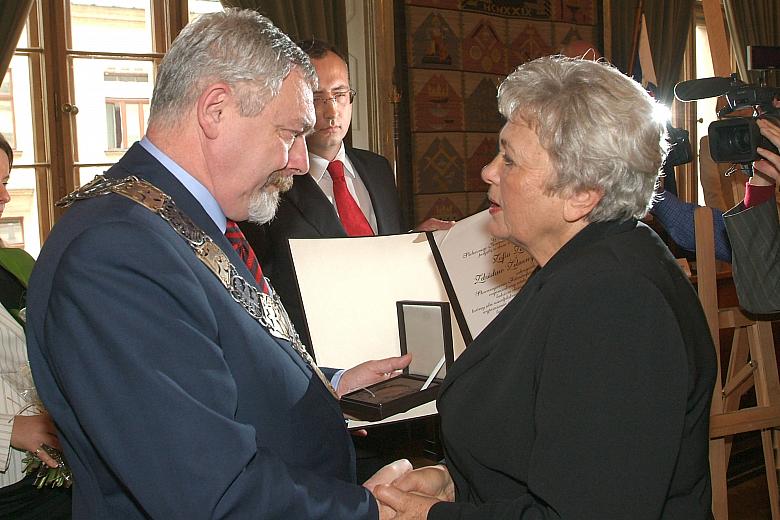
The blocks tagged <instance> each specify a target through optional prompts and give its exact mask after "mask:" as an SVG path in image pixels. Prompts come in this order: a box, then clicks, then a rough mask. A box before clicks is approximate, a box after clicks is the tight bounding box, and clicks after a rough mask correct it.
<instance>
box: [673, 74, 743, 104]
mask: <svg viewBox="0 0 780 520" xmlns="http://www.w3.org/2000/svg"><path fill="white" fill-rule="evenodd" d="M739 83H741V82H739ZM733 86H734V83H733V80H732V78H720V77H714V78H702V79H691V80H688V81H681V82H680V83H678V84H677V85H675V86H674V95H675V97H676V98H677V99H679V100H680V101H695V100H697V99H706V98H711V97H717V96H722V95H723V94H725V93H727V92H728V91H729V89H730V88H731V87H733Z"/></svg>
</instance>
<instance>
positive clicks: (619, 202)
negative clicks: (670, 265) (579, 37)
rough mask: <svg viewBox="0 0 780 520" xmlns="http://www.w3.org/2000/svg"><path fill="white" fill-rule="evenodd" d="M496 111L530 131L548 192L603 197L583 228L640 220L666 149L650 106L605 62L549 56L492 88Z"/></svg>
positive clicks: (632, 83) (639, 91)
mask: <svg viewBox="0 0 780 520" xmlns="http://www.w3.org/2000/svg"><path fill="white" fill-rule="evenodd" d="M498 109H499V111H500V112H501V114H502V115H503V116H504V117H505V118H507V120H510V121H517V120H519V121H522V122H523V123H524V124H526V125H528V126H529V127H530V128H531V129H533V130H534V132H536V134H537V136H538V138H539V143H540V144H541V146H542V147H543V148H544V149H545V151H546V152H547V154H548V155H549V157H550V162H551V165H552V169H553V175H552V177H551V179H550V181H549V182H548V185H547V190H548V191H549V193H556V194H571V193H576V192H578V191H582V190H587V189H596V190H599V191H601V192H603V197H602V199H601V201H600V202H599V203H598V205H596V207H595V208H594V209H593V211H592V212H591V213H590V215H589V216H588V220H589V221H590V222H598V221H605V220H628V219H630V218H637V219H639V218H642V217H643V216H644V215H645V214H646V213H647V210H648V209H649V208H650V205H651V203H652V199H653V190H654V188H655V185H656V182H657V179H658V174H659V169H660V167H661V161H662V159H663V156H664V154H665V152H666V148H667V144H666V137H665V135H666V134H665V128H664V124H663V123H662V122H661V121H660V120H659V119H658V118H657V117H656V116H655V113H656V110H657V104H656V102H655V101H654V100H653V99H652V98H651V97H650V96H649V95H648V94H647V92H645V90H644V89H643V88H642V86H641V85H639V84H638V83H637V82H635V81H634V80H632V79H630V78H628V77H626V76H625V75H623V74H622V73H621V72H620V71H619V70H617V69H616V68H614V67H612V66H611V65H609V64H608V63H606V62H604V61H598V62H594V61H590V60H582V59H572V58H565V57H562V56H549V57H545V58H539V59H536V60H533V61H530V62H528V63H525V64H523V65H521V66H519V67H518V68H517V70H515V71H514V72H513V73H512V74H510V75H509V76H508V77H507V78H506V79H505V80H504V81H503V82H502V83H501V85H500V86H499V88H498Z"/></svg>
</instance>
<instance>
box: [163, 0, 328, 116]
mask: <svg viewBox="0 0 780 520" xmlns="http://www.w3.org/2000/svg"><path fill="white" fill-rule="evenodd" d="M294 67H297V68H298V69H299V70H300V71H301V73H302V74H303V76H304V78H305V79H306V81H307V82H308V83H309V85H311V87H312V90H314V89H315V88H316V86H317V76H316V73H315V71H314V67H313V66H312V64H311V61H310V60H309V57H308V56H307V55H306V53H304V52H303V51H302V50H301V49H300V48H299V47H298V46H297V45H295V44H294V43H293V41H292V40H290V38H289V37H288V36H287V35H286V34H284V33H283V32H282V31H280V30H279V29H278V28H277V27H276V26H275V25H274V24H273V23H272V22H271V21H270V20H269V19H268V18H266V17H264V16H262V15H260V14H259V13H257V12H256V11H253V10H250V9H225V10H224V11H222V12H217V13H210V14H204V15H202V16H200V17H199V18H198V19H197V20H195V21H194V22H192V23H190V24H189V25H187V26H186V27H184V29H182V31H181V33H180V34H179V36H178V37H177V38H176V40H174V42H173V45H172V46H171V48H170V50H169V51H168V53H167V54H166V55H165V57H164V58H163V60H162V63H161V64H160V70H159V73H158V75H157V82H156V83H155V86H154V94H153V96H152V102H151V106H150V114H149V126H152V125H160V126H164V127H170V126H172V125H173V124H175V123H176V122H178V121H179V120H180V118H181V117H182V116H183V115H184V114H185V113H187V112H188V111H189V110H190V109H191V108H192V106H193V104H194V103H195V101H196V100H197V98H198V97H199V96H200V95H201V93H202V90H203V89H204V88H205V87H206V86H207V85H209V84H211V83H215V82H218V81H224V82H225V83H227V84H228V85H230V86H231V87H232V88H233V89H234V90H235V92H236V94H237V98H238V104H239V111H240V114H241V115H242V116H247V117H251V116H254V115H257V114H258V113H259V112H260V111H261V110H262V109H263V107H265V105H266V103H268V102H269V101H270V100H271V98H273V96H275V95H277V94H278V93H279V90H280V89H281V87H282V81H283V80H284V78H286V77H287V75H288V74H289V73H290V71H291V70H292V69H293V68H294Z"/></svg>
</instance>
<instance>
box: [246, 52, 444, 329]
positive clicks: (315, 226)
mask: <svg viewBox="0 0 780 520" xmlns="http://www.w3.org/2000/svg"><path fill="white" fill-rule="evenodd" d="M299 45H300V47H301V49H303V51H304V52H306V54H308V55H309V58H311V63H312V65H313V66H314V69H315V71H316V72H317V78H318V82H319V86H318V88H317V89H316V90H315V92H314V109H315V113H316V116H317V119H316V122H315V125H314V128H313V130H312V132H310V133H309V134H307V135H306V145H307V147H308V149H309V166H310V168H309V174H308V175H301V176H299V177H296V178H295V179H294V181H293V185H292V189H290V191H289V192H288V193H285V194H284V195H282V201H281V204H280V206H279V213H278V216H277V218H275V219H273V220H272V221H270V222H269V223H268V224H266V225H265V226H262V227H258V226H257V225H254V224H253V223H245V224H241V227H242V229H243V230H244V233H246V236H247V239H248V240H249V243H250V244H252V247H253V248H254V249H255V251H257V254H258V255H259V257H260V264H261V265H262V266H263V270H264V271H265V272H266V275H267V276H268V278H269V279H270V280H271V282H273V284H274V287H276V289H277V290H278V291H279V296H280V297H281V298H282V302H283V303H284V306H285V308H286V309H287V311H288V312H289V313H290V318H291V319H292V322H293V323H294V324H295V327H296V329H297V330H298V332H299V334H300V335H301V339H302V340H303V343H304V344H306V345H310V337H309V334H308V328H307V327H306V320H305V319H304V314H303V308H302V306H301V298H300V295H299V292H298V283H297V281H296V280H295V276H294V269H293V266H292V261H291V256H290V252H289V243H288V239H290V238H335V237H347V236H370V235H392V234H397V233H405V232H406V231H408V230H409V227H407V226H406V224H405V222H404V218H403V216H402V214H401V204H400V202H399V200H398V192H397V190H396V186H395V176H394V174H393V170H392V169H391V168H390V164H389V163H388V162H387V159H385V158H384V157H382V156H381V155H377V154H375V153H373V152H370V151H368V150H361V149H359V148H353V147H351V146H347V145H346V144H345V143H344V138H345V137H346V135H347V132H348V131H349V127H350V123H351V122H352V102H353V100H354V97H355V94H356V93H355V91H354V90H353V89H351V88H350V85H349V71H348V69H347V63H346V61H345V60H344V58H343V57H342V56H341V54H340V53H339V51H338V50H337V49H336V48H335V47H334V46H332V45H330V44H328V43H327V42H324V41H321V40H316V39H313V40H306V41H302V42H299ZM334 176H336V177H334ZM283 191H284V190H283ZM452 225H453V223H452V222H447V221H442V220H439V219H435V218H430V219H428V220H426V221H425V222H423V223H422V224H420V225H419V226H418V227H417V228H416V229H417V231H433V230H436V229H449V228H450V227H452ZM360 261H361V260H360V259H359V258H356V259H355V262H356V263H360Z"/></svg>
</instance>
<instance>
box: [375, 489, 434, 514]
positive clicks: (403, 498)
mask: <svg viewBox="0 0 780 520" xmlns="http://www.w3.org/2000/svg"><path fill="white" fill-rule="evenodd" d="M374 496H375V497H376V499H377V500H378V501H379V520H385V518H394V519H396V520H426V518H428V511H430V509H431V507H433V505H434V504H436V503H438V502H441V500H438V499H436V498H433V497H429V496H426V495H418V494H416V493H406V492H404V491H401V490H400V489H398V488H397V487H394V486H385V485H380V486H377V487H375V488H374Z"/></svg>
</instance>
